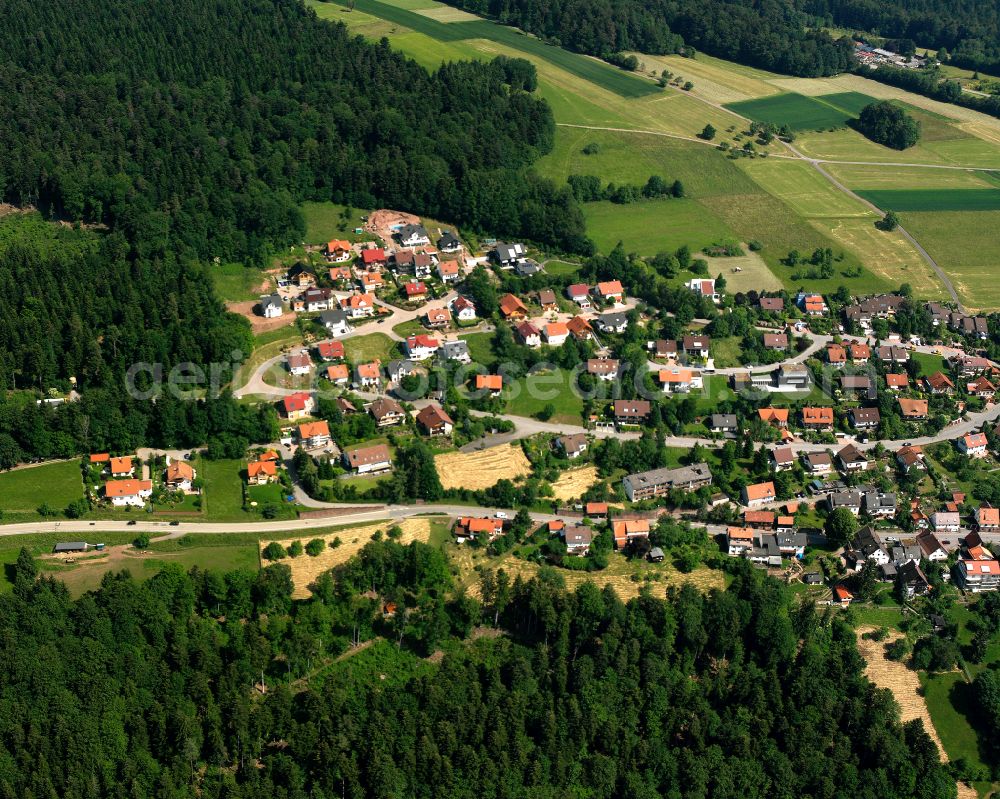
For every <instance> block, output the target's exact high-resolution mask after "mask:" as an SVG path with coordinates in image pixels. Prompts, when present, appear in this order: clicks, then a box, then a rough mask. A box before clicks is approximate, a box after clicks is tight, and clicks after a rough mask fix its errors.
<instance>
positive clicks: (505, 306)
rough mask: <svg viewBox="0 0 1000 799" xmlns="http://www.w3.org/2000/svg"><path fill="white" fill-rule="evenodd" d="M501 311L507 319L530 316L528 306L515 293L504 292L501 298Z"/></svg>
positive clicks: (512, 319) (515, 319)
mask: <svg viewBox="0 0 1000 799" xmlns="http://www.w3.org/2000/svg"><path fill="white" fill-rule="evenodd" d="M500 313H502V314H503V315H504V318H505V319H509V320H511V321H517V320H519V319H527V318H528V306H526V305H525V304H524V303H523V302H521V300H520V299H518V298H517V297H515V296H514V295H513V294H504V295H503V296H502V297H501V298H500Z"/></svg>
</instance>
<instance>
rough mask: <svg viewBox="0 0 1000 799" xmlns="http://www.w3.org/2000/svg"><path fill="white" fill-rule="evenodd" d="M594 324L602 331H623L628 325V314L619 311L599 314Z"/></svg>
mask: <svg viewBox="0 0 1000 799" xmlns="http://www.w3.org/2000/svg"><path fill="white" fill-rule="evenodd" d="M594 324H596V325H597V329H598V330H600V331H601V332H603V333H624V332H625V328H627V327H628V315H627V314H624V313H621V312H618V313H605V314H600V315H599V316H598V317H597V319H596V320H595V322H594Z"/></svg>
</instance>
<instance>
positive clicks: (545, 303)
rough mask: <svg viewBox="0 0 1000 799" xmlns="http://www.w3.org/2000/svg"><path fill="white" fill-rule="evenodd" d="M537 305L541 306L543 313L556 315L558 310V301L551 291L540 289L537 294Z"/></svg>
mask: <svg viewBox="0 0 1000 799" xmlns="http://www.w3.org/2000/svg"><path fill="white" fill-rule="evenodd" d="M538 304H539V305H541V306H542V311H543V312H544V313H556V312H557V311H558V310H559V301H558V300H557V299H556V293H555V292H554V291H553V290H552V289H542V290H541V291H539V292H538Z"/></svg>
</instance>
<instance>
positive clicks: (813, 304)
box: [795, 292, 828, 316]
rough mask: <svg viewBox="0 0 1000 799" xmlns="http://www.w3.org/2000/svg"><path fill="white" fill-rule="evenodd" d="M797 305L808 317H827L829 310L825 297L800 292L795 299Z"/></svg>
mask: <svg viewBox="0 0 1000 799" xmlns="http://www.w3.org/2000/svg"><path fill="white" fill-rule="evenodd" d="M795 304H796V305H798V306H799V308H801V309H802V312H803V313H805V315H806V316H825V315H826V313H827V310H828V309H827V307H826V303H825V302H824V301H823V297H822V296H821V295H819V294H806V293H804V292H799V294H798V296H797V297H796V298H795Z"/></svg>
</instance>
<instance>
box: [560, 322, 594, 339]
mask: <svg viewBox="0 0 1000 799" xmlns="http://www.w3.org/2000/svg"><path fill="white" fill-rule="evenodd" d="M566 329H567V330H569V332H570V333H572V334H573V338H575V339H576V340H577V341H590V340H591V339H593V338H594V330H593V328H592V327H591V326H590V322H588V321H587V320H586V319H584V318H583V317H582V316H574V317H573V318H572V319H570V320H569V321H568V322H567V323H566Z"/></svg>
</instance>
